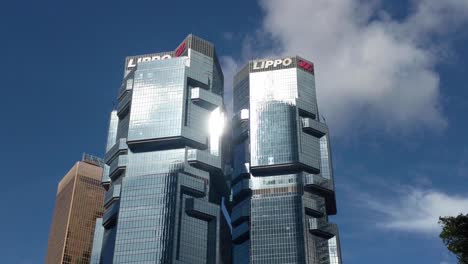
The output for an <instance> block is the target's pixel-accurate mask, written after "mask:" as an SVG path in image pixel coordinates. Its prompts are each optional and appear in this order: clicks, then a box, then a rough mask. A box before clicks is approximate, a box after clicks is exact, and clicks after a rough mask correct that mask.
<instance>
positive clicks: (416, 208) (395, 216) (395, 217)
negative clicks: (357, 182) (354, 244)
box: [359, 188, 468, 234]
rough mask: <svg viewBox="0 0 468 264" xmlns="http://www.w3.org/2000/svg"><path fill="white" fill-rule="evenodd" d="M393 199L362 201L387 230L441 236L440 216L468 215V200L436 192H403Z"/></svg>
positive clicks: (420, 190) (363, 199) (422, 190)
mask: <svg viewBox="0 0 468 264" xmlns="http://www.w3.org/2000/svg"><path fill="white" fill-rule="evenodd" d="M403 189H404V191H401V192H400V193H398V194H395V195H394V196H393V197H391V199H385V200H383V199H382V198H376V197H371V196H366V197H364V196H362V197H360V199H359V200H360V203H362V205H363V206H366V207H367V208H369V209H371V210H372V211H375V212H378V213H379V214H380V215H381V217H377V219H378V223H377V226H378V227H381V228H385V229H393V230H401V231H410V232H418V233H431V234H433V233H439V232H440V230H441V226H440V225H439V224H438V220H439V217H440V216H456V215H458V214H460V213H463V214H466V213H468V196H458V195H450V194H447V193H443V192H440V191H437V190H431V189H428V190H425V189H421V188H403Z"/></svg>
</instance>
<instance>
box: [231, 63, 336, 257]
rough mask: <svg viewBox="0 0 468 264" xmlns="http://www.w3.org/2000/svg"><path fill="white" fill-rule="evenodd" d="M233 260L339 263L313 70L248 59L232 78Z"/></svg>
mask: <svg viewBox="0 0 468 264" xmlns="http://www.w3.org/2000/svg"><path fill="white" fill-rule="evenodd" d="M234 114H235V116H234V120H233V124H232V126H233V138H234V139H233V142H232V149H233V151H232V155H233V173H232V177H233V178H232V195H233V203H232V206H233V207H232V215H231V222H232V227H233V230H232V241H233V260H234V263H256V264H257V263H309V264H318V263H341V260H340V253H339V252H340V249H339V239H338V237H337V235H338V230H337V227H336V225H335V224H332V223H329V222H328V216H329V215H334V214H336V202H335V193H334V183H333V170H332V163H331V157H330V142H329V136H328V128H327V125H326V124H325V123H324V120H323V119H322V118H320V115H319V111H318V108H317V99H316V90H315V77H314V66H313V64H312V63H311V62H309V61H307V60H305V59H303V58H300V57H297V56H296V57H284V58H276V59H260V60H253V61H250V62H249V63H248V64H247V65H246V66H245V67H244V68H243V69H241V71H240V72H239V73H238V74H237V75H236V76H235V78H234Z"/></svg>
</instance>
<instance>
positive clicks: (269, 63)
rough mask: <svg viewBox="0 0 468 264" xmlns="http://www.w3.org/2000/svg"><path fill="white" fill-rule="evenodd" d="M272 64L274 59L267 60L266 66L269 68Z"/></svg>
mask: <svg viewBox="0 0 468 264" xmlns="http://www.w3.org/2000/svg"><path fill="white" fill-rule="evenodd" d="M271 65H273V61H271V60H267V61H266V62H265V68H268V67H270V66H271Z"/></svg>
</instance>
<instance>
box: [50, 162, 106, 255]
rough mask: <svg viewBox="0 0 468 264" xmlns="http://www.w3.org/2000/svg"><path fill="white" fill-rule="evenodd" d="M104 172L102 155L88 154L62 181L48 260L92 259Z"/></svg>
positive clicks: (102, 194) (101, 205) (99, 214)
mask: <svg viewBox="0 0 468 264" xmlns="http://www.w3.org/2000/svg"><path fill="white" fill-rule="evenodd" d="M101 175H102V163H101V161H100V160H99V158H96V157H93V156H91V155H87V154H85V155H83V159H82V161H78V162H76V163H75V165H74V166H73V167H72V168H71V169H70V171H69V172H68V173H67V174H66V175H65V176H64V177H63V179H62V180H61V181H60V183H59V185H58V188H57V197H56V201H55V209H54V214H53V219H52V225H51V228H50V234H49V243H48V247H47V255H46V259H45V263H46V264H58V263H64V264H68V263H73V264H76V263H79V264H82V263H83V264H84V263H89V262H90V257H91V248H92V242H93V234H94V227H95V222H96V218H98V217H102V213H103V209H104V207H103V199H104V193H105V190H104V188H103V187H102V186H101Z"/></svg>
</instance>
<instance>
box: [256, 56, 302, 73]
mask: <svg viewBox="0 0 468 264" xmlns="http://www.w3.org/2000/svg"><path fill="white" fill-rule="evenodd" d="M292 63H293V60H292V59H291V58H285V59H277V60H260V61H254V62H253V67H252V69H253V70H267V69H274V68H277V67H279V66H283V67H288V66H291V64H292Z"/></svg>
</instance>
